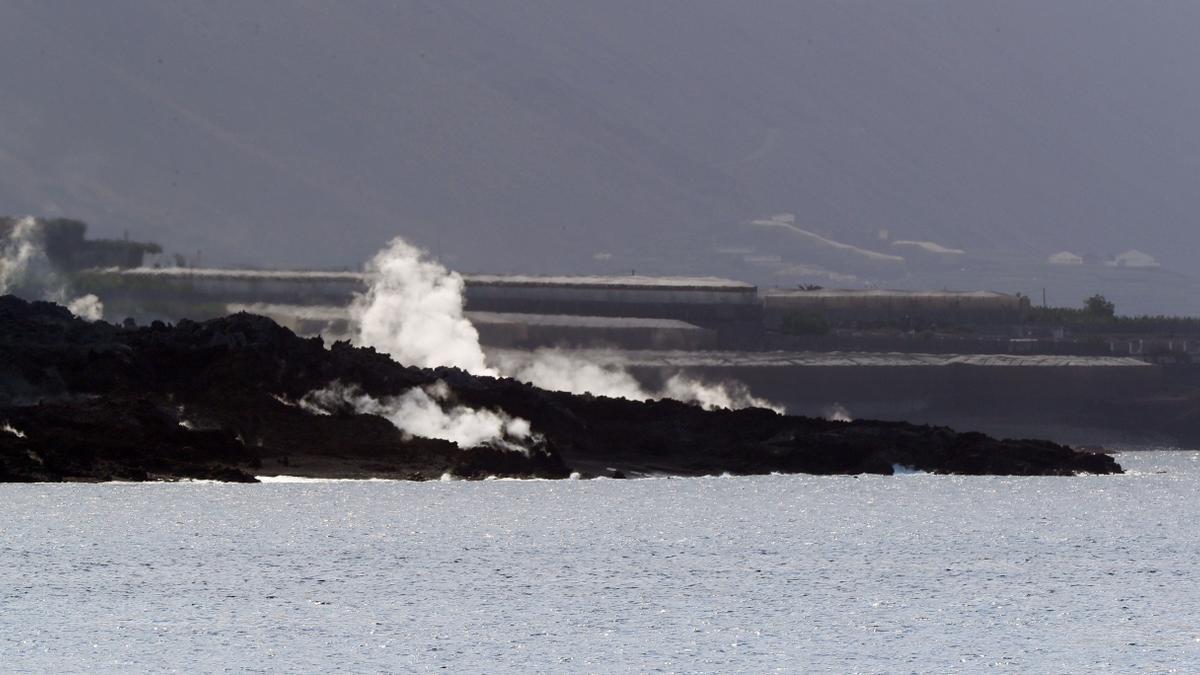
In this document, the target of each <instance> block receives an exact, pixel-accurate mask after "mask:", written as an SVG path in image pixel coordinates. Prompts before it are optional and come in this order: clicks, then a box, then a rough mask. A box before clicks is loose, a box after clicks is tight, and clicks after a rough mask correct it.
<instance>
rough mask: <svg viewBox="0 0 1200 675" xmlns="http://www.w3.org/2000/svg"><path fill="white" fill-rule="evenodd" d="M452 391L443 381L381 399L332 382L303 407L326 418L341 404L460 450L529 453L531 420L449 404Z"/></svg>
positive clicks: (307, 396)
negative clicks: (496, 449)
mask: <svg viewBox="0 0 1200 675" xmlns="http://www.w3.org/2000/svg"><path fill="white" fill-rule="evenodd" d="M449 399H450V388H449V387H448V386H446V383H445V382H441V381H438V382H435V383H433V384H431V385H428V386H426V387H413V388H412V389H409V390H408V391H406V392H404V393H403V394H401V395H399V396H394V397H386V398H383V399H382V400H380V399H377V398H375V397H373V396H370V395H369V394H366V393H363V392H362V390H360V389H359V388H358V387H356V386H354V385H345V384H342V383H341V382H333V383H331V384H330V385H329V386H327V387H325V388H324V389H318V390H315V391H311V392H309V393H308V394H305V396H304V398H302V399H300V401H299V405H300V407H302V408H304V409H305V410H308V411H309V412H312V413H314V414H323V415H328V414H331V413H332V412H333V411H336V410H337V409H339V408H340V407H341V406H343V405H348V406H350V408H351V409H353V410H354V412H356V413H359V414H364V415H378V416H380V417H383V418H384V419H386V420H388V421H389V422H391V423H392V424H393V425H394V426H395V427H396V428H397V429H399V430H401V431H403V432H404V433H406V434H411V435H413V436H422V437H424V438H440V439H442V440H446V441H452V442H454V443H456V444H458V446H459V447H460V448H463V449H466V448H473V447H476V446H480V445H491V446H494V447H499V448H503V449H505V450H510V451H516V452H524V453H528V449H527V448H526V447H525V446H524V445H522V444H521V443H522V442H524V441H528V440H531V439H532V438H533V437H534V434H533V432H532V430H531V428H530V424H529V422H528V420H524V419H521V418H519V417H512V416H510V415H508V414H507V413H505V412H504V411H502V410H475V409H472V408H468V407H466V406H463V405H453V404H450V403H448V401H449Z"/></svg>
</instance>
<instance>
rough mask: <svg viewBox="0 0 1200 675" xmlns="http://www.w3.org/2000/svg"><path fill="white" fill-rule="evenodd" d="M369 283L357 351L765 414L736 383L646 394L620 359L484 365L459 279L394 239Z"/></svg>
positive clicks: (695, 384) (544, 355)
mask: <svg viewBox="0 0 1200 675" xmlns="http://www.w3.org/2000/svg"><path fill="white" fill-rule="evenodd" d="M367 272H368V273H369V274H370V275H371V278H372V280H371V283H370V287H369V289H368V290H367V292H366V293H365V294H363V295H361V296H359V297H357V298H356V299H355V301H354V304H353V305H352V307H351V318H352V320H353V321H354V324H355V325H356V327H357V331H358V335H357V340H358V342H359V344H362V345H369V346H373V347H375V348H376V349H378V350H380V351H382V352H385V353H387V354H389V355H391V356H392V357H394V358H395V359H396V360H398V361H400V362H401V363H408V364H412V365H418V366H423V367H435V366H456V367H459V368H462V369H463V370H466V371H468V372H470V373H473V374H475V375H490V376H496V375H503V376H506V377H512V378H515V379H518V380H521V381H523V382H528V383H530V384H533V385H535V386H538V387H541V388H543V389H551V390H556V391H566V392H571V393H574V394H583V393H591V394H595V395H598V396H611V397H616V398H627V399H632V400H647V399H651V398H673V399H677V400H680V401H685V402H689V403H697V404H699V405H701V406H702V407H704V408H706V409H712V408H746V407H760V408H770V409H773V410H776V411H777V412H783V411H782V410H781V409H780V408H779V407H777V406H774V405H772V404H771V403H770V402H768V401H765V400H763V399H760V398H756V397H754V396H752V395H750V392H749V391H748V390H747V389H746V387H745V386H743V385H740V384H715V385H713V384H706V383H702V382H700V381H699V380H696V379H694V378H691V377H687V376H684V375H682V374H680V375H675V376H673V377H672V378H670V379H669V380H668V381H667V383H666V385H665V387H664V388H663V389H662V391H659V392H648V391H646V390H645V389H644V388H643V387H642V386H641V385H640V384H639V383H638V382H637V380H635V379H634V378H633V376H632V375H630V374H629V372H628V371H627V370H625V368H624V367H623V366H622V365H621V364H620V362H619V360H616V359H612V360H607V361H600V360H597V359H596V358H595V357H594V355H592V354H587V355H585V354H582V353H577V352H571V351H565V350H558V349H541V350H538V351H535V352H533V353H531V354H519V355H513V354H508V355H505V356H502V357H499V358H498V360H497V362H496V363H495V364H492V365H489V364H488V363H487V361H486V358H485V356H484V353H483V348H482V347H481V346H480V344H479V333H478V332H477V331H476V330H475V327H474V326H472V325H471V322H470V321H469V320H467V318H466V317H465V316H464V315H463V303H464V301H463V288H464V284H463V279H462V277H461V276H460V275H459V274H458V273H456V272H453V271H450V270H447V269H446V268H445V267H443V266H442V265H440V264H438V263H437V262H434V261H431V260H427V259H425V257H424V253H423V252H422V251H421V250H420V249H418V248H416V247H414V246H412V245H410V244H408V243H407V242H405V241H404V240H403V239H400V238H396V239H393V240H392V241H391V243H389V244H388V246H387V248H385V249H384V250H382V251H380V252H379V253H378V254H376V255H375V257H374V258H373V259H372V260H371V262H370V263H368V265H367Z"/></svg>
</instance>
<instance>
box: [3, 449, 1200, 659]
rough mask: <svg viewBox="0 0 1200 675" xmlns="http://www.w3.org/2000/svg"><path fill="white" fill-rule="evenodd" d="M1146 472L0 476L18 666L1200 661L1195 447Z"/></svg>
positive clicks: (1159, 456)
mask: <svg viewBox="0 0 1200 675" xmlns="http://www.w3.org/2000/svg"><path fill="white" fill-rule="evenodd" d="M1120 461H1122V462H1123V463H1124V464H1125V465H1126V466H1127V467H1128V468H1130V469H1132V473H1131V474H1130V475H1126V476H1108V477H1100V476H1085V477H1077V478H968V477H944V476H929V475H903V476H894V477H811V476H765V477H756V478H708V479H651V480H636V481H616V480H598V481H560V482H553V481H487V482H477V483H464V482H440V483H423V484H422V483H397V482H294V483H273V484H263V485H222V484H208V483H188V484H145V485H142V484H105V485H3V486H0V499H2V501H0V504H3V507H2V508H0V671H4V672H70V671H81V670H88V671H111V672H134V671H147V670H154V671H161V670H177V671H185V672H213V671H217V672H220V671H229V670H234V671H252V672H253V671H280V670H284V671H293V672H306V671H315V670H340V671H348V672H372V671H426V670H447V671H450V672H491V673H494V672H522V673H524V672H531V671H551V672H580V671H598V672H629V671H641V672H737V671H744V672H770V671H783V672H795V671H813V670H818V671H837V672H855V671H858V672H878V671H894V672H909V671H979V670H1000V671H1039V672H1049V671H1054V672H1078V671H1082V670H1104V671H1128V670H1155V671H1162V670H1171V669H1177V670H1179V671H1183V672H1188V671H1196V670H1197V669H1200V587H1198V584H1200V569H1198V567H1200V455H1198V454H1197V453H1191V452H1174V453H1168V452H1153V453H1129V454H1125V455H1122V456H1121V457H1120Z"/></svg>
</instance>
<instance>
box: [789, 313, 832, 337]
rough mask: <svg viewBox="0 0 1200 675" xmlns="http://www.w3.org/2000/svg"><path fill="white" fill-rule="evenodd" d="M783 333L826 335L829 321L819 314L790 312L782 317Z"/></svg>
mask: <svg viewBox="0 0 1200 675" xmlns="http://www.w3.org/2000/svg"><path fill="white" fill-rule="evenodd" d="M781 328H782V330H783V332H784V333H787V334H788V335H828V334H829V322H828V321H826V320H825V317H823V316H821V315H820V314H815V313H812V312H792V313H791V314H788V315H787V316H784V317H783V326H782V327H781Z"/></svg>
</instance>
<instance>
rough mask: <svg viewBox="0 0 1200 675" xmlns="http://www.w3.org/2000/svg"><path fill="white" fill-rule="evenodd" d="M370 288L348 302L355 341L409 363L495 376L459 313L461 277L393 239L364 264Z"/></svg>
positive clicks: (461, 297)
mask: <svg viewBox="0 0 1200 675" xmlns="http://www.w3.org/2000/svg"><path fill="white" fill-rule="evenodd" d="M367 273H368V274H370V275H371V276H372V281H371V285H370V288H369V289H368V290H367V292H366V293H365V294H363V295H360V296H357V297H356V298H355V299H354V302H353V304H351V306H350V319H351V321H352V322H353V323H354V324H355V325H356V326H357V328H358V340H359V342H360V343H361V344H364V345H370V346H372V347H375V348H376V349H378V350H380V351H382V352H385V353H387V354H389V355H391V356H392V357H393V358H395V359H396V360H397V361H399V362H401V363H403V364H405V365H411V366H420V367H423V368H434V367H437V366H455V367H458V368H462V369H463V370H466V371H468V372H471V373H475V374H477V375H495V372H494V371H492V370H491V369H490V368H488V367H487V365H486V363H485V362H484V357H483V349H482V348H480V346H479V333H478V332H477V331H476V330H475V326H472V325H471V322H470V321H468V320H467V319H466V317H464V316H463V280H462V277H461V276H459V275H458V274H457V273H455V272H450V271H448V270H447V269H446V268H445V267H442V266H441V265H439V264H438V263H436V262H432V261H429V260H424V259H423V256H422V253H421V251H420V250H418V249H417V248H414V247H413V246H411V245H409V244H408V243H407V242H405V241H404V240H403V239H400V238H399V237H397V238H396V239H393V240H392V241H391V243H389V244H388V247H387V248H385V249H384V250H382V251H380V252H379V253H377V254H376V255H375V257H374V258H372V259H371V261H370V262H369V263H367Z"/></svg>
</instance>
